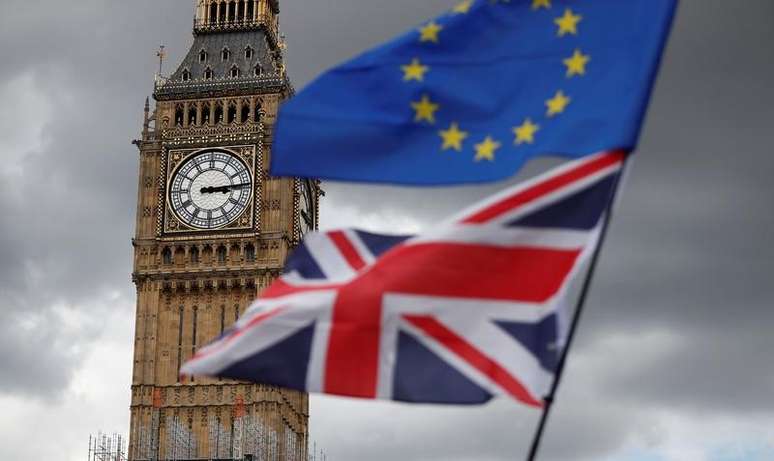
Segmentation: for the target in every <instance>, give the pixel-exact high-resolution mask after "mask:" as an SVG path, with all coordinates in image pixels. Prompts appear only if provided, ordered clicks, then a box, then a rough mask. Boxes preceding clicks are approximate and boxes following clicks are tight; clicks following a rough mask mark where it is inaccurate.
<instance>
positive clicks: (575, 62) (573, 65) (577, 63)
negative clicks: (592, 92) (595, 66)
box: [564, 50, 591, 77]
mask: <svg viewBox="0 0 774 461" xmlns="http://www.w3.org/2000/svg"><path fill="white" fill-rule="evenodd" d="M590 60H591V56H589V55H587V54H583V53H581V51H580V50H575V54H573V55H572V56H570V57H569V58H567V59H565V60H564V65H565V66H567V77H572V76H573V75H585V74H586V64H588V63H589V61H590Z"/></svg>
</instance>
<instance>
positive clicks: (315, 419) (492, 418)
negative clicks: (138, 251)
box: [0, 0, 774, 461]
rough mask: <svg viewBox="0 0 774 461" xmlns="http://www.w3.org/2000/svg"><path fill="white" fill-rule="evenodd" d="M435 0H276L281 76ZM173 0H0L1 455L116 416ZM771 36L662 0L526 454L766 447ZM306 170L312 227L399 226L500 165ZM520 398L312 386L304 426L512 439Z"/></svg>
mask: <svg viewBox="0 0 774 461" xmlns="http://www.w3.org/2000/svg"><path fill="white" fill-rule="evenodd" d="M515 1H523V0H515ZM451 4H452V2H451V1H447V0H423V1H422V2H416V1H411V0H391V1H382V0H281V6H282V25H283V31H284V33H285V34H286V35H287V39H288V43H289V48H288V68H289V70H290V72H291V76H292V78H293V80H294V82H295V83H296V86H297V87H298V88H301V87H303V85H304V84H305V83H306V82H308V81H309V80H310V79H311V78H313V77H314V76H315V75H316V74H317V73H319V72H320V71H322V70H323V69H325V68H326V67H329V66H331V65H334V64H336V63H337V62H339V61H341V60H343V59H346V58H347V57H350V56H352V55H353V54H355V53H357V52H358V51H360V50H362V49H364V48H367V47H369V46H371V45H373V44H376V43H378V42H380V41H382V40H384V39H387V38H389V37H390V36H392V35H395V34H397V33H400V32H402V31H403V30H404V29H406V28H408V27H411V26H413V25H414V24H416V23H418V22H420V21H421V20H422V19H423V18H427V17H430V16H433V15H434V14H437V13H439V12H441V11H443V10H444V8H447V7H449V6H450V5H451ZM192 15H193V1H192V0H132V1H120V0H78V1H76V2H63V1H54V0H3V13H2V15H0V63H2V65H1V66H0V107H2V109H0V351H2V353H0V459H2V460H5V461H26V460H29V459H32V458H33V457H35V458H38V459H43V458H46V457H47V458H48V459H57V460H64V461H83V460H85V456H86V444H87V442H88V436H89V432H90V431H96V430H98V429H100V428H102V429H105V430H111V431H112V430H117V431H121V432H124V433H126V432H127V426H128V422H129V421H128V418H129V416H128V405H129V383H130V379H131V378H130V372H131V353H132V351H131V347H132V335H133V316H134V289H133V286H132V284H131V282H130V272H131V269H132V267H131V250H132V249H131V244H130V239H131V236H132V233H133V223H134V212H135V200H136V182H137V177H136V176H137V160H138V158H137V152H136V149H135V148H134V147H133V146H131V145H130V141H131V140H132V139H134V138H136V137H137V136H138V134H139V132H140V129H141V121H142V105H143V101H144V98H145V97H146V96H147V95H148V93H149V92H150V91H151V88H152V79H153V73H154V70H155V68H156V66H157V62H156V60H155V50H156V48H157V47H158V45H159V44H161V43H163V44H165V45H167V49H168V51H169V61H170V62H171V63H174V64H176V63H177V62H178V61H179V59H181V57H182V56H183V55H184V53H185V52H186V51H187V49H188V46H189V45H190V42H191V30H190V29H191V18H192ZM772 44H774V2H773V1H771V0H684V1H683V2H682V4H681V8H680V10H679V14H678V17H677V21H676V24H675V28H674V32H673V35H672V40H671V42H670V44H669V47H668V51H667V53H666V58H665V61H664V66H663V69H662V72H661V76H660V78H659V81H658V85H657V88H656V92H655V95H654V98H653V101H652V105H651V109H650V112H649V116H648V119H647V123H646V125H645V127H644V133H643V138H642V142H641V146H640V149H639V154H638V156H637V159H636V161H635V163H634V168H633V170H632V172H631V175H630V178H629V181H628V183H627V184H626V189H625V193H624V196H623V200H622V201H621V203H620V208H619V210H618V212H617V214H616V216H615V219H614V223H613V227H612V230H611V235H610V239H609V241H608V244H607V246H606V248H605V251H604V255H603V259H602V262H601V267H600V270H599V272H598V274H597V279H596V283H595V285H594V288H593V292H592V296H591V298H590V300H589V303H588V307H589V310H588V312H587V315H586V316H585V317H584V319H583V324H582V327H581V330H580V333H579V334H580V336H579V342H578V344H577V348H576V349H574V350H573V354H572V357H571V360H570V364H569V369H568V372H567V376H566V379H565V381H564V385H563V387H562V388H561V391H560V395H559V401H558V403H557V407H556V413H555V414H554V417H553V419H552V420H551V422H550V425H549V428H548V436H547V440H546V445H545V452H544V455H545V456H544V457H543V459H545V460H551V461H554V460H557V461H558V460H616V461H618V460H622V461H642V460H648V461H651V460H653V461H662V460H664V461H667V460H668V461H694V460H696V461H704V460H706V461H733V460H771V459H774V398H772V393H773V391H774V365H772V363H773V362H772V360H771V355H772V353H774V283H773V282H774V204H773V202H774V185H772V183H773V181H772V176H774V45H772ZM168 69H169V67H168ZM545 166H546V164H545V163H542V164H538V165H536V166H535V165H533V166H532V167H530V168H528V170H527V172H526V173H525V175H528V174H532V173H534V172H536V171H538V170H540V169H542V168H544V167H545ZM325 187H326V190H327V192H328V196H327V198H326V199H325V202H324V207H323V214H322V220H323V225H324V226H325V227H339V226H348V225H356V226H359V227H366V228H369V229H373V230H379V231H387V232H390V231H393V232H399V231H417V230H421V229H422V228H423V227H424V226H426V225H427V224H429V223H432V222H433V221H434V220H436V219H438V218H440V217H442V216H445V215H446V214H448V213H450V212H453V211H455V210H457V209H458V208H460V207H461V206H464V205H467V204H470V203H472V202H474V201H475V200H477V199H478V198H481V197H483V196H485V195H487V194H489V193H491V192H493V191H495V190H496V189H498V188H502V187H503V184H498V185H496V186H490V187H475V188H470V187H467V188H457V189H436V190H431V191H425V190H417V189H397V188H385V187H363V186H345V185H338V184H336V185H334V184H326V186H325ZM536 417H537V414H536V413H535V412H534V411H533V410H529V409H524V408H522V407H519V406H517V405H516V404H514V403H512V402H509V401H501V402H495V403H493V404H490V405H487V406H484V407H480V408H472V409H471V408H464V409H457V408H448V407H427V406H420V407H410V406H405V405H398V404H387V403H376V404H374V403H364V402H361V401H352V400H346V399H334V398H322V397H315V398H313V400H312V416H311V427H312V436H313V437H314V438H315V439H316V440H317V441H318V445H320V446H322V447H324V448H325V449H326V451H327V453H328V455H329V457H328V459H330V460H332V461H356V460H357V461H360V460H363V459H368V460H395V459H401V460H439V461H440V460H513V459H522V458H523V453H524V452H525V445H526V444H527V443H528V441H529V439H530V436H531V433H532V428H533V425H534V422H535V418H536Z"/></svg>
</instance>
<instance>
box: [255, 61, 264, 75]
mask: <svg viewBox="0 0 774 461" xmlns="http://www.w3.org/2000/svg"><path fill="white" fill-rule="evenodd" d="M261 74H263V68H262V67H261V65H260V64H258V65H257V66H255V67H253V75H254V76H256V77H260V76H261Z"/></svg>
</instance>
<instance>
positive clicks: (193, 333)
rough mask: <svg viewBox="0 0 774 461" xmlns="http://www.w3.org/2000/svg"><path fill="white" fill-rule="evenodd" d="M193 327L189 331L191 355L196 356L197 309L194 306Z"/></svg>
mask: <svg viewBox="0 0 774 461" xmlns="http://www.w3.org/2000/svg"><path fill="white" fill-rule="evenodd" d="M192 323H193V327H192V330H193V331H191V355H196V336H197V326H198V325H197V324H198V323H199V308H198V307H196V306H194V308H193V322H192Z"/></svg>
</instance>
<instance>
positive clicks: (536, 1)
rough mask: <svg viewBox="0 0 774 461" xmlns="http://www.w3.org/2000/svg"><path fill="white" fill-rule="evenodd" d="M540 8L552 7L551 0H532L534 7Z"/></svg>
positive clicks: (535, 8) (534, 8)
mask: <svg viewBox="0 0 774 461" xmlns="http://www.w3.org/2000/svg"><path fill="white" fill-rule="evenodd" d="M540 8H545V9H549V8H551V0H532V9H533V10H539V9H540Z"/></svg>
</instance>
